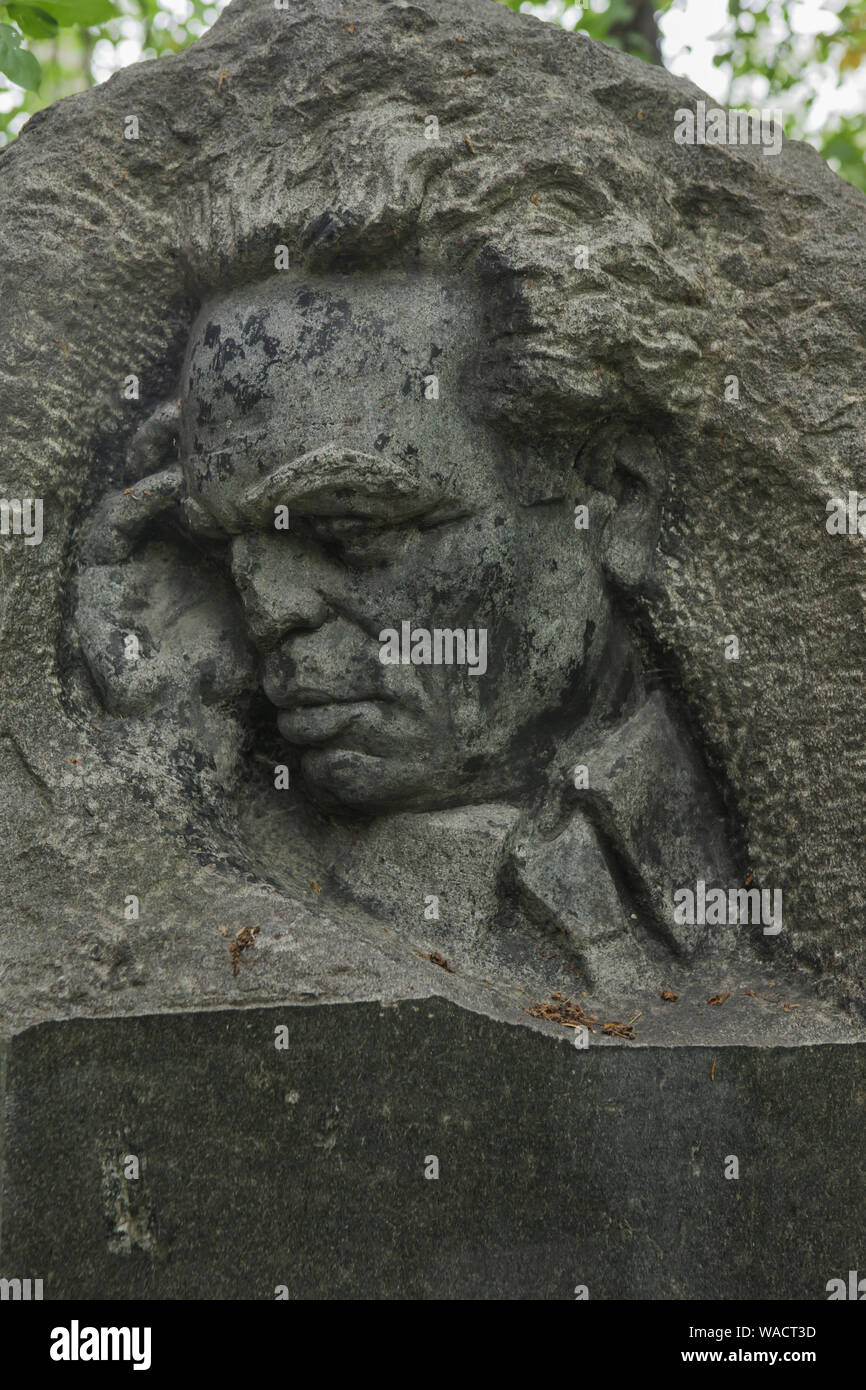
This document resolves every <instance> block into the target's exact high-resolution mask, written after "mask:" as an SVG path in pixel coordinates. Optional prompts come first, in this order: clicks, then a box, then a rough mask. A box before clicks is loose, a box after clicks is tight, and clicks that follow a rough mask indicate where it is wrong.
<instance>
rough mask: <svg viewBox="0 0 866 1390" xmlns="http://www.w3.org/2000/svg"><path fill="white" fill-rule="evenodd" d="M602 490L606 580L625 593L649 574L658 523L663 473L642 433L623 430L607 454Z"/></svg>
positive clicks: (656, 538)
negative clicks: (607, 507)
mask: <svg viewBox="0 0 866 1390" xmlns="http://www.w3.org/2000/svg"><path fill="white" fill-rule="evenodd" d="M608 457H609V463H610V469H609V473H608V477H607V479H606V486H605V488H604V490H605V491H608V492H609V493H610V494H611V496H612V499H613V506H612V508H611V512H610V515H609V516H608V518H607V521H606V522H605V525H604V531H603V533H602V538H601V562H602V566H603V568H604V572H605V574H606V575H607V577H608V578H609V579H610V581H611V582H612V583H613V584H614V585H615V586H616V587H617V588H619V589H622V590H624V591H625V592H627V593H635V592H637V591H638V590H640V589H641V588H642V587H643V585H644V583H645V581H646V579H647V576H648V574H649V571H650V567H651V564H652V557H653V552H654V550H655V547H656V544H657V542H658V538H659V530H660V528H661V513H662V502H663V500H664V493H665V472H664V466H663V464H662V461H661V459H660V458H659V454H658V450H657V448H656V446H655V443H654V442H653V440H652V439H651V438H649V437H648V436H646V435H643V436H638V435H627V436H625V437H623V438H621V439H620V440H619V441H618V442H617V443H615V444H614V445H613V446H612V448H611V450H610V453H609V456H608Z"/></svg>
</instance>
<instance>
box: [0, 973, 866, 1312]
mask: <svg viewBox="0 0 866 1390" xmlns="http://www.w3.org/2000/svg"><path fill="white" fill-rule="evenodd" d="M280 1024H285V1025H286V1026H287V1028H288V1039H289V1046H288V1049H287V1050H285V1051H277V1050H276V1048H275V1046H274V1039H275V1032H274V1030H275V1028H276V1026H277V1025H280ZM714 1063H715V1072H714V1075H713V1066H714ZM4 1116H5V1121H4V1128H5V1180H4V1201H3V1240H4V1246H3V1255H2V1261H0V1274H2V1275H4V1276H5V1277H7V1278H13V1277H17V1278H27V1277H31V1278H41V1279H42V1280H43V1281H44V1292H45V1298H46V1299H82V1298H83V1299H97V1298H120V1299H143V1298H157V1299H206V1298H216V1299H273V1298H274V1296H275V1289H276V1288H277V1286H280V1285H285V1286H286V1287H287V1289H288V1295H289V1297H290V1298H293V1299H309V1298H326V1299H344V1298H383V1299H389V1298H408V1299H427V1298H435V1299H449V1298H469V1299H496V1298H504V1299H518V1298H519V1299H573V1298H574V1297H575V1288H576V1286H577V1285H586V1286H587V1288H588V1292H589V1297H590V1299H675V1300H680V1299H683V1300H684V1299H726V1300H737V1299H747V1298H758V1299H826V1298H827V1292H826V1285H827V1281H828V1280H830V1279H832V1278H835V1277H842V1278H845V1279H847V1274H848V1271H849V1270H850V1269H859V1270H861V1271H863V1273H864V1274H866V1177H864V1163H863V1159H862V1152H863V1145H862V1134H863V1122H864V1116H866V1047H864V1046H863V1045H827V1046H816V1047H802V1048H779V1049H772V1048H757V1047H727V1048H717V1049H715V1050H713V1049H710V1048H702V1047H691V1048H682V1049H675V1050H673V1049H664V1048H657V1047H641V1046H631V1047H629V1046H627V1045H626V1046H622V1047H608V1046H597V1045H592V1046H591V1047H590V1048H589V1050H588V1051H579V1050H578V1049H576V1048H574V1047H572V1046H571V1045H570V1044H569V1043H567V1042H560V1041H558V1040H556V1039H551V1038H548V1037H545V1036H542V1035H539V1034H537V1033H534V1032H532V1031H531V1030H529V1029H526V1028H516V1027H512V1026H509V1025H505V1024H501V1023H496V1022H493V1021H491V1020H490V1019H487V1018H485V1017H482V1016H479V1015H477V1014H472V1013H469V1012H466V1011H464V1010H462V1009H460V1008H458V1007H456V1006H455V1005H452V1004H447V1003H444V1002H442V1001H440V1000H426V1001H420V1002H417V1001H416V1002H414V1003H404V1004H401V1005H399V1006H397V1007H383V1006H380V1005H378V1004H375V1003H373V1004H346V1005H328V1006H309V1007H287V1008H277V1009H270V1008H269V1009H256V1010H244V1011H231V1012H217V1013H200V1014H195V1015H182V1016H179V1015H175V1016H171V1015H164V1016H150V1017H142V1018H131V1019H122V1020H106V1021H72V1022H66V1023H59V1024H45V1025H42V1026H40V1027H37V1028H33V1029H30V1030H29V1031H27V1032H25V1033H23V1034H20V1035H19V1036H18V1037H17V1038H16V1039H15V1040H14V1041H13V1042H12V1043H11V1044H10V1045H9V1047H8V1049H7V1067H6V1095H5V1105H4ZM130 1154H134V1155H137V1156H138V1158H139V1160H140V1165H141V1176H140V1178H139V1179H138V1180H137V1181H136V1180H134V1179H131V1178H128V1177H125V1176H124V1158H125V1156H126V1155H130ZM428 1155H435V1156H436V1157H437V1158H438V1160H439V1166H440V1176H439V1178H438V1180H430V1179H426V1178H425V1177H424V1170H425V1160H426V1158H427V1156H428ZM728 1155H736V1156H737V1158H738V1159H739V1171H740V1176H739V1178H738V1179H726V1178H725V1176H724V1171H725V1163H726V1157H727V1156H728Z"/></svg>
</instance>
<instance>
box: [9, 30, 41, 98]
mask: <svg viewBox="0 0 866 1390" xmlns="http://www.w3.org/2000/svg"><path fill="white" fill-rule="evenodd" d="M0 72H2V73H5V75H6V76H7V77H8V78H9V80H10V81H11V82H14V83H15V85H16V86H17V87H23V88H24V89H25V91H28V92H38V91H39V83H40V82H41V81H42V69H41V67H40V66H39V63H38V62H37V60H36V59H35V58H34V56H33V54H32V53H28V52H27V49H26V48H22V47H21V35H20V34H19V33H18V30H17V29H13V28H12V26H11V25H9V24H0Z"/></svg>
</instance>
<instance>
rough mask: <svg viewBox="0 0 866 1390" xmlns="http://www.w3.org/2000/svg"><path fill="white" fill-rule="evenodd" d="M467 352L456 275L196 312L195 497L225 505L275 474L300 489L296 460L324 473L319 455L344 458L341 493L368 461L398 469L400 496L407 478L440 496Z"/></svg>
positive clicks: (188, 415) (259, 290) (191, 418)
mask: <svg viewBox="0 0 866 1390" xmlns="http://www.w3.org/2000/svg"><path fill="white" fill-rule="evenodd" d="M477 344H478V325H477V321H476V320H475V316H474V306H473V296H472V294H471V292H467V287H466V285H465V283H463V282H462V280H460V279H458V278H457V277H447V276H439V275H436V276H433V275H424V274H417V273H415V274H402V275H397V274H394V273H390V274H386V273H382V274H370V273H365V274H364V275H360V274H359V275H356V276H348V275H346V276H331V277H327V278H319V279H305V280H304V281H300V280H296V279H293V278H292V277H291V276H289V275H288V274H286V275H281V276H276V277H275V278H274V279H273V280H271V281H268V282H267V283H266V284H264V285H260V286H255V287H252V288H250V287H247V288H245V289H244V290H240V291H236V292H235V293H233V294H231V295H228V296H226V297H224V298H223V299H221V300H219V301H215V302H213V303H212V304H210V305H206V306H205V307H204V309H203V310H202V312H201V313H200V315H199V317H198V320H197V321H196V324H195V325H194V328H193V332H192V335H191V341H190V348H189V352H188V356H187V363H186V368H185V371H184V380H183V389H184V409H183V420H182V427H181V436H182V445H183V452H184V456H185V459H186V469H187V474H188V479H189V483H190V487H191V490H192V491H193V492H194V493H196V494H198V495H199V496H200V497H201V498H202V500H203V501H205V502H207V501H208V500H210V501H211V502H213V503H214V504H215V505H216V504H217V503H218V504H219V507H220V509H221V510H222V509H223V508H225V507H227V506H229V507H234V505H235V504H236V503H239V502H240V499H241V497H249V496H251V495H252V493H253V492H258V493H259V494H261V489H260V488H258V487H257V485H258V484H259V483H260V482H261V481H262V479H266V478H268V477H270V476H273V475H275V474H279V473H281V474H282V475H283V476H284V477H288V476H290V475H291V476H293V477H296V478H297V480H298V482H301V481H302V476H301V473H300V472H298V471H297V470H294V469H293V467H292V464H293V461H294V460H298V459H302V458H305V457H306V458H310V459H311V458H314V457H318V459H319V461H320V462H319V465H318V467H319V471H321V459H322V456H323V451H330V455H331V456H332V457H334V458H336V457H337V456H338V455H340V456H341V457H342V458H343V464H342V465H341V467H342V470H343V483H344V484H345V483H346V482H347V480H348V479H347V475H346V472H345V468H346V464H345V458H346V457H347V456H349V455H354V456H357V458H358V459H360V460H361V466H362V468H363V469H364V471H365V473H366V474H367V475H370V474H371V472H372V473H373V474H375V473H376V471H377V470H376V469H372V470H371V468H370V460H372V459H375V458H376V457H377V456H378V457H379V458H380V459H381V462H382V464H383V466H385V465H387V461H388V459H389V458H390V459H391V460H393V461H394V463H395V464H396V465H399V471H400V473H401V478H400V481H399V490H400V491H401V492H405V491H406V488H407V486H409V485H411V480H412V477H413V474H414V475H415V476H416V477H417V480H418V487H419V490H420V491H421V492H423V493H424V494H425V495H429V494H431V493H432V492H435V491H437V490H438V491H443V490H449V489H448V487H447V484H448V482H449V480H450V479H451V478H453V477H454V476H455V474H456V473H458V472H459V471H460V469H459V464H460V463H461V462H465V450H466V438H465V429H463V430H461V398H463V399H464V400H465V399H466V398H467V393H466V386H467V384H468V383H467V377H468V374H469V372H470V371H471V365H470V350H471V351H472V352H473V353H474V354H475V355H476V356H477ZM341 451H342V452H341ZM383 471H387V470H386V469H385V468H384V467H383ZM392 471H393V470H392ZM350 475H351V469H350V470H349V476H350ZM388 486H389V487H390V484H388ZM319 495H321V488H320V487H319Z"/></svg>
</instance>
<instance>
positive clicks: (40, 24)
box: [6, 4, 58, 39]
mask: <svg viewBox="0 0 866 1390" xmlns="http://www.w3.org/2000/svg"><path fill="white" fill-rule="evenodd" d="M6 10H7V12H8V15H9V18H10V19H14V20H15V23H16V24H17V25H18V28H19V29H21V30H22V32H23V33H25V34H26V35H27V36H28V38H31V39H53V38H54V35H55V34H56V33H57V27H58V26H57V20H56V19H54V18H53V17H52V16H51V15H50V14H48V12H47V11H46V10H43V9H40V8H38V7H37V6H36V5H28V4H23V5H7V6H6Z"/></svg>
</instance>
